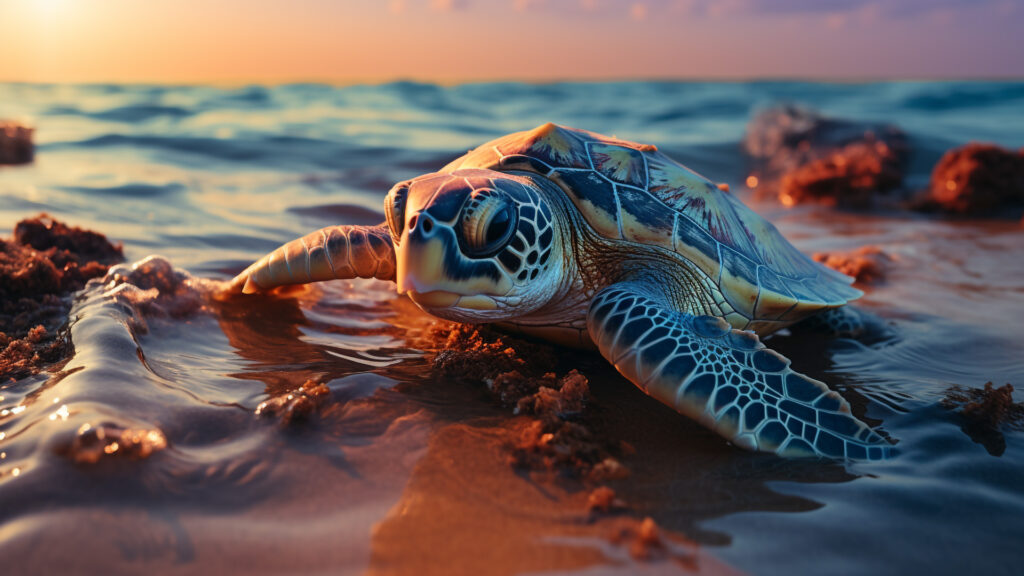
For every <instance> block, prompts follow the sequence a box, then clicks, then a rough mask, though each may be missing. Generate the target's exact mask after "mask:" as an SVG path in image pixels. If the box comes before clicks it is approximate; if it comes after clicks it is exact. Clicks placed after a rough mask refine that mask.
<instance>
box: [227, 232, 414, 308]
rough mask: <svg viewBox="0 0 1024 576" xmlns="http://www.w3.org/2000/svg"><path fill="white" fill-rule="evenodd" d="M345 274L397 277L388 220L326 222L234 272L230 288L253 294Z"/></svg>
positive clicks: (385, 278) (334, 277) (336, 277)
mask: <svg viewBox="0 0 1024 576" xmlns="http://www.w3.org/2000/svg"><path fill="white" fill-rule="evenodd" d="M346 278H377V279H380V280H394V279H395V249H394V247H393V246H392V244H391V235H390V233H389V232H388V227H387V225H386V224H381V225H379V226H329V227H327V228H324V229H322V230H317V231H316V232H313V233H312V234H308V235H306V236H303V237H302V238H299V239H297V240H292V241H291V242H289V243H287V244H285V245H283V246H281V247H280V248H278V249H276V250H274V251H273V252H271V253H270V254H267V255H266V256H264V257H263V258H260V259H259V260H258V261H256V262H255V263H253V265H251V266H249V267H248V268H246V269H245V270H244V271H243V272H242V273H241V274H239V275H238V276H235V278H234V280H232V281H231V284H230V287H229V289H230V290H231V291H236V292H237V291H238V290H241V291H242V293H244V294H251V293H253V292H261V291H264V290H270V289H271V288H275V287H277V286H286V285H289V284H308V283H310V282H320V281H323V280H335V279H346Z"/></svg>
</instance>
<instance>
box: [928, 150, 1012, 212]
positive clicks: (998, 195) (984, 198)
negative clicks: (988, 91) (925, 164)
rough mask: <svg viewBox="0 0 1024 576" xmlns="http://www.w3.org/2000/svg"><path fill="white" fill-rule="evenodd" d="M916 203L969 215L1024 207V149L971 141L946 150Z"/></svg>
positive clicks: (1010, 210)
mask: <svg viewBox="0 0 1024 576" xmlns="http://www.w3.org/2000/svg"><path fill="white" fill-rule="evenodd" d="M917 207H919V208H922V209H926V210H929V209H930V210H938V211H941V212H947V213H951V214H963V215H970V216H991V215H999V214H1001V213H1002V214H1007V215H1011V216H1015V215H1019V214H1020V211H1021V210H1022V209H1024V151H1018V152H1013V151H1011V150H1006V149H1004V148H1000V147H998V146H994V145H992V144H982V143H978V142H972V143H970V144H967V145H966V146H962V147H960V148H955V149H953V150H950V151H948V152H946V154H945V155H943V156H942V159H941V160H939V162H938V164H936V165H935V168H934V169H933V170H932V178H931V183H930V185H929V187H928V191H927V193H926V196H925V197H924V198H922V199H921V200H919V202H918V205H917Z"/></svg>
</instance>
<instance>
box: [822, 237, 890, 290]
mask: <svg viewBox="0 0 1024 576" xmlns="http://www.w3.org/2000/svg"><path fill="white" fill-rule="evenodd" d="M813 258H814V261H815V262H821V263H822V264H824V265H825V266H828V267H829V268H832V269H833V270H837V271H839V272H842V273H843V274H846V275H847V276H851V277H853V279H854V280H856V281H857V282H860V283H862V284H874V283H876V282H881V281H882V280H884V279H885V275H886V272H887V271H888V269H889V265H890V264H891V263H892V257H891V256H889V255H888V254H886V253H885V252H884V251H883V250H882V249H881V248H879V247H878V246H861V247H860V248H858V249H856V250H853V251H851V252H816V253H815V254H814V256H813Z"/></svg>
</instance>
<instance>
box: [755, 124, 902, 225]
mask: <svg viewBox="0 0 1024 576" xmlns="http://www.w3.org/2000/svg"><path fill="white" fill-rule="evenodd" d="M743 147H744V150H745V152H746V153H747V155H748V156H749V157H750V159H751V160H752V166H751V168H752V171H753V174H751V175H750V176H749V177H748V178H747V187H749V188H753V189H755V190H756V192H757V195H758V196H759V197H769V196H771V197H778V199H779V200H780V201H781V202H782V203H783V204H786V205H787V206H792V205H794V204H798V203H802V202H818V203H825V204H830V205H837V206H845V207H857V208H862V207H866V206H870V205H872V204H875V203H876V202H879V201H882V200H889V198H888V195H889V192H890V191H892V190H894V189H897V188H899V187H900V186H901V185H902V181H903V175H904V172H905V170H906V164H907V160H908V158H909V152H910V146H909V144H908V140H907V137H906V135H905V134H904V133H903V131H901V130H900V129H899V128H897V127H896V126H893V125H890V124H877V123H864V122H852V121H849V120H841V119H836V118H828V117H825V116H822V115H820V114H818V113H817V112H814V111H812V110H808V109H805V108H800V107H795V106H781V107H777V108H771V109H768V110H765V111H763V112H761V113H759V114H758V115H757V116H755V117H754V119H753V120H752V121H751V122H750V126H749V127H748V129H747V133H746V135H745V136H744V139H743Z"/></svg>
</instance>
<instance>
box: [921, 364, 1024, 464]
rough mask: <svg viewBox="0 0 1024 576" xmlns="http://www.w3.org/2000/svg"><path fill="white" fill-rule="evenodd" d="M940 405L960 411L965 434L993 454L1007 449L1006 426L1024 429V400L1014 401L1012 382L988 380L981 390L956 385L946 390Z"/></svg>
mask: <svg viewBox="0 0 1024 576" xmlns="http://www.w3.org/2000/svg"><path fill="white" fill-rule="evenodd" d="M941 404H942V406H943V407H944V408H946V409H948V410H953V411H955V412H956V413H957V414H959V416H960V417H961V418H962V421H961V424H960V429H961V430H963V432H964V434H967V436H969V437H970V438H971V440H974V441H975V442H977V443H978V444H981V445H982V446H984V447H985V449H986V450H987V451H988V453H989V454H992V455H993V456H1001V455H1002V454H1003V452H1005V451H1006V438H1005V437H1004V436H1003V431H1004V430H1005V429H1011V430H1024V403H1016V402H1014V401H1013V385H1011V384H1009V383H1007V384H1005V385H1003V386H1001V387H999V388H996V387H995V385H994V384H992V383H991V382H986V383H985V387H984V388H982V389H978V388H963V387H960V386H955V387H953V388H951V389H950V390H949V391H948V392H946V397H945V398H943V399H942V402H941Z"/></svg>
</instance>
